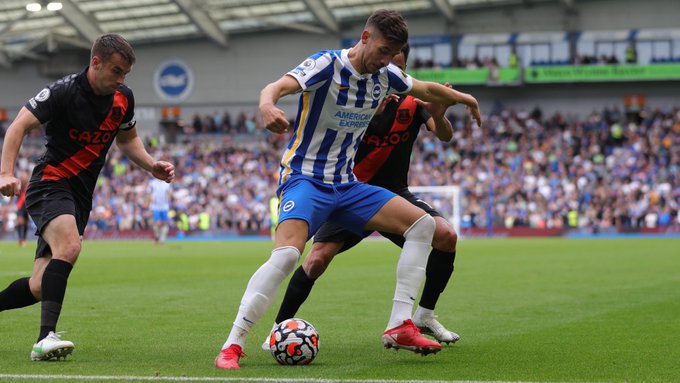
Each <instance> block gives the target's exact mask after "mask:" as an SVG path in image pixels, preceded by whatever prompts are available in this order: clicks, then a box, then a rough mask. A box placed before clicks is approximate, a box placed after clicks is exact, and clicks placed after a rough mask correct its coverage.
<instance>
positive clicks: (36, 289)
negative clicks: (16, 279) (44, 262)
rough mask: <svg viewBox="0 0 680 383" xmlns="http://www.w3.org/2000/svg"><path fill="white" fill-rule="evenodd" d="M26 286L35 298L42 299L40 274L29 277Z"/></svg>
mask: <svg viewBox="0 0 680 383" xmlns="http://www.w3.org/2000/svg"><path fill="white" fill-rule="evenodd" d="M28 288H29V289H30V290H31V294H33V297H34V298H35V299H37V300H39V301H40V300H42V274H41V275H40V276H39V277H31V278H29V279H28Z"/></svg>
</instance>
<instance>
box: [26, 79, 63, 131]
mask: <svg viewBox="0 0 680 383" xmlns="http://www.w3.org/2000/svg"><path fill="white" fill-rule="evenodd" d="M65 94H66V85H65V84H64V83H63V82H62V83H53V84H50V85H49V86H47V87H46V88H44V89H43V90H41V91H40V92H38V94H36V95H35V96H33V97H31V98H30V99H29V100H28V102H27V103H26V105H25V106H26V109H28V110H29V111H30V112H31V113H33V115H34V116H35V117H36V118H37V119H38V121H40V123H41V124H44V123H46V122H48V121H50V120H51V119H52V118H54V116H57V115H59V113H60V110H61V109H62V105H63V102H62V101H63V99H64V97H65Z"/></svg>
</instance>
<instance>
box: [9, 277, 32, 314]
mask: <svg viewBox="0 0 680 383" xmlns="http://www.w3.org/2000/svg"><path fill="white" fill-rule="evenodd" d="M28 279H29V278H21V279H17V280H16V281H14V282H12V283H10V284H9V286H7V288H6V289H4V290H2V291H0V311H5V310H11V309H18V308H21V307H26V306H30V305H32V304H35V303H36V302H38V300H37V299H35V297H34V296H33V294H32V293H31V288H30V287H29V286H28Z"/></svg>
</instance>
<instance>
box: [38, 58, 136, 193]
mask: <svg viewBox="0 0 680 383" xmlns="http://www.w3.org/2000/svg"><path fill="white" fill-rule="evenodd" d="M86 73H87V68H86V69H85V70H84V71H82V72H80V73H77V74H72V75H68V76H66V77H64V78H62V79H60V80H58V81H56V82H54V83H52V84H50V85H49V86H48V87H46V88H45V89H43V90H41V91H40V92H39V93H38V94H37V95H36V96H35V97H33V98H31V99H30V100H28V102H27V103H26V105H25V106H26V108H27V109H28V110H29V111H30V112H31V113H33V115H35V117H36V118H37V119H38V120H39V121H40V122H41V123H42V124H44V125H45V135H46V139H47V143H46V145H45V147H46V152H45V154H44V155H43V156H42V158H41V159H40V160H39V161H38V164H37V165H36V167H35V169H34V170H33V175H32V177H31V184H33V183H34V182H59V181H65V182H67V183H68V184H69V185H70V186H71V189H72V190H73V193H74V194H75V195H74V197H77V198H81V199H85V201H91V200H92V194H93V193H94V188H95V185H96V182H97V177H98V176H99V172H100V171H101V169H102V167H103V166H104V163H105V160H106V153H107V152H108V151H109V148H110V147H111V144H112V143H113V140H114V138H115V137H116V134H117V133H118V131H119V129H123V130H129V129H132V128H133V127H134V126H135V120H134V104H135V101H134V97H133V95H132V90H130V88H128V87H127V86H125V85H122V86H120V87H119V88H118V90H117V91H116V92H115V93H114V94H111V95H106V96H99V95H96V94H95V93H94V92H93V91H92V87H91V86H90V83H89V82H88V81H87V75H86Z"/></svg>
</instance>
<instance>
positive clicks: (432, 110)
mask: <svg viewBox="0 0 680 383" xmlns="http://www.w3.org/2000/svg"><path fill="white" fill-rule="evenodd" d="M444 86H445V87H447V88H450V89H453V85H451V84H449V83H448V82H447V83H446V84H444ZM415 101H416V104H418V105H420V106H422V107H423V108H424V109H425V110H426V111H427V113H429V114H430V116H432V118H434V119H438V118H439V119H441V118H444V114H445V113H446V109H448V107H449V105H442V104H435V103H432V102H425V101H423V100H421V99H419V98H416V99H415Z"/></svg>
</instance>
